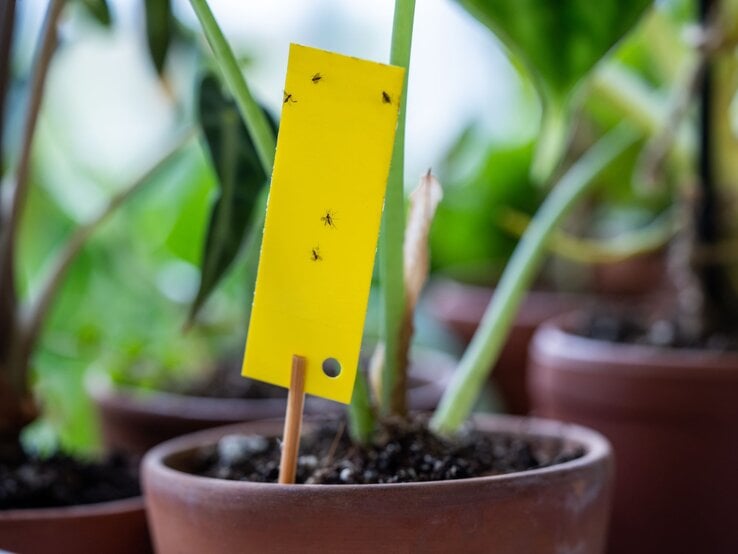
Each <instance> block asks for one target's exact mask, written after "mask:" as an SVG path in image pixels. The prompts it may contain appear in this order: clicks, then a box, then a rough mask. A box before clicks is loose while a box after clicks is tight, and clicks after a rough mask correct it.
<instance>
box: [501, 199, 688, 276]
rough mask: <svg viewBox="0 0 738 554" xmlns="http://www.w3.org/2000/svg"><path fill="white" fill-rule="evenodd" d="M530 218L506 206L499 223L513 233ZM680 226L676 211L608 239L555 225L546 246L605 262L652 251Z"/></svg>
mask: <svg viewBox="0 0 738 554" xmlns="http://www.w3.org/2000/svg"><path fill="white" fill-rule="evenodd" d="M530 222H531V218H530V217H529V216H528V215H527V214H525V213H522V212H519V211H517V210H513V209H506V210H504V211H503V212H502V214H501V216H500V221H499V225H500V227H501V228H502V229H504V230H505V231H507V232H509V233H510V234H511V235H513V236H515V237H521V236H523V235H524V234H525V232H526V229H527V228H528V226H529V225H530ZM680 228H681V226H680V222H679V218H678V217H677V213H676V211H673V210H670V211H668V212H666V213H664V214H662V215H659V216H658V217H657V218H656V219H654V220H653V222H651V223H650V224H648V225H646V226H645V227H643V228H640V229H635V230H633V231H627V232H625V233H623V234H621V235H617V236H615V237H612V238H608V239H588V238H581V237H577V236H574V235H571V234H569V233H567V232H565V231H563V230H562V229H554V230H553V231H552V234H551V240H550V242H549V244H548V250H549V251H550V252H551V253H553V254H556V255H557V256H560V257H562V258H566V259H567V260H571V261H573V262H577V263H580V264H608V263H617V262H622V261H624V260H627V259H630V258H633V257H635V256H639V255H642V254H648V253H649V252H655V251H656V250H658V249H659V248H662V247H664V246H665V245H666V244H667V243H668V242H669V240H670V239H671V238H672V237H674V235H675V234H676V233H677V232H678V231H679V229H680Z"/></svg>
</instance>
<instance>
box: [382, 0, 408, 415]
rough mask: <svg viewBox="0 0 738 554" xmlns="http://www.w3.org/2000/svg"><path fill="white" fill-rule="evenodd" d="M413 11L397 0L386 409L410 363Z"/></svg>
mask: <svg viewBox="0 0 738 554" xmlns="http://www.w3.org/2000/svg"><path fill="white" fill-rule="evenodd" d="M414 15H415V0H396V2H395V17H394V23H393V25H392V50H391V53H390V63H392V64H393V65H397V66H400V67H404V68H405V87H404V90H403V92H402V96H401V98H400V113H399V117H398V121H397V131H396V134H395V144H394V149H393V151H392V164H391V165H390V171H389V177H388V179H387V192H386V196H385V200H384V212H383V213H382V233H381V237H380V259H379V270H380V278H381V282H382V292H383V298H382V301H383V309H384V314H383V316H384V319H383V323H384V333H383V335H384V345H385V358H384V366H383V369H382V380H381V382H382V389H381V398H380V399H379V406H380V409H381V410H382V411H383V412H384V413H387V412H388V411H389V409H390V405H391V400H392V392H393V390H394V385H395V381H396V375H397V372H398V371H401V370H402V367H403V366H404V365H406V364H407V360H401V359H400V357H401V348H400V345H401V340H400V333H401V332H402V323H403V314H404V310H405V282H404V275H403V267H404V263H403V252H402V248H403V239H404V235H405V197H404V173H405V111H406V106H407V89H408V82H409V79H408V77H409V75H408V69H409V67H410V48H411V45H412V38H413V18H414Z"/></svg>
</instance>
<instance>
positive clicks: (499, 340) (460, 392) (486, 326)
mask: <svg viewBox="0 0 738 554" xmlns="http://www.w3.org/2000/svg"><path fill="white" fill-rule="evenodd" d="M636 139H637V134H636V133H635V132H634V131H632V130H631V129H629V128H627V127H617V128H615V129H614V130H612V131H610V132H609V133H608V134H607V135H605V137H603V138H602V139H600V140H599V141H598V142H597V143H596V144H595V145H594V146H592V147H591V148H590V149H589V150H588V151H587V152H586V153H585V154H584V155H583V156H582V157H581V158H580V159H579V160H578V161H577V162H576V163H575V164H574V165H573V166H571V168H569V170H568V171H567V172H566V173H565V174H564V175H563V176H562V177H561V178H560V179H559V181H558V183H556V185H555V186H554V187H553V189H552V190H551V192H550V193H549V195H548V197H547V198H546V200H545V201H544V202H543V204H542V205H541V207H540V208H539V210H538V212H537V213H536V215H535V216H534V218H533V221H532V222H531V224H530V227H529V228H528V231H527V232H526V233H525V235H524V236H523V238H522V239H521V240H520V242H519V243H518V245H517V247H516V248H515V251H514V252H513V255H512V257H511V258H510V261H509V262H508V264H507V266H506V267H505V271H504V272H503V274H502V278H501V279H500V281H499V284H498V286H497V292H496V293H495V300H494V301H492V302H490V304H489V306H488V307H487V310H486V311H485V313H484V317H483V318H482V321H481V323H480V325H479V328H478V329H477V332H476V333H475V334H474V338H473V339H472V341H471V343H470V344H469V346H468V347H467V349H466V352H464V356H463V357H462V358H461V360H460V362H459V366H458V368H457V369H456V372H455V373H454V375H453V378H452V380H451V383H450V384H449V387H448V388H447V389H446V392H445V393H444V395H443V397H442V399H441V403H440V405H439V406H438V409H437V410H436V412H435V414H434V415H433V418H432V419H431V425H432V427H433V428H434V429H435V430H436V431H438V432H442V433H451V432H453V431H455V430H456V429H457V428H458V427H459V425H461V423H463V421H464V420H465V419H466V418H467V417H468V416H469V414H470V413H471V411H472V408H473V407H474V403H475V402H476V400H477V398H478V397H479V393H480V391H481V390H482V387H483V386H484V383H485V382H486V380H487V377H488V375H489V373H490V371H491V370H492V367H493V365H494V363H495V361H496V360H497V358H498V357H499V354H500V351H501V349H502V346H503V344H504V341H505V339H506V338H507V335H508V332H509V330H510V327H511V325H512V323H513V320H514V317H515V313H516V312H517V309H518V307H519V306H520V302H521V301H522V299H523V296H524V294H525V291H526V290H528V288H529V287H530V285H531V283H532V282H533V280H534V278H535V275H536V271H537V270H538V268H539V267H540V265H541V263H542V262H543V259H544V256H545V253H546V249H547V246H548V243H549V241H550V240H551V237H552V235H553V231H554V230H555V229H556V227H557V226H558V224H559V223H560V222H561V220H562V219H563V218H564V216H566V214H567V213H568V212H569V210H570V209H571V208H572V207H573V206H574V205H575V204H576V203H577V202H578V201H579V200H580V199H581V198H582V197H583V196H584V195H585V194H586V193H588V192H590V191H591V190H593V189H594V188H595V187H596V185H597V183H598V181H597V179H596V177H597V176H598V175H599V173H600V172H601V171H602V170H604V169H605V168H606V167H607V166H608V165H609V164H610V163H611V162H613V161H614V160H615V159H616V158H617V157H618V156H619V155H620V154H622V153H623V152H624V151H625V150H626V149H627V148H628V147H629V146H630V145H632V144H633V143H634V142H635V141H636Z"/></svg>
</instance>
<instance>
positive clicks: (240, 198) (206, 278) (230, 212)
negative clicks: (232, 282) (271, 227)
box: [189, 74, 276, 322]
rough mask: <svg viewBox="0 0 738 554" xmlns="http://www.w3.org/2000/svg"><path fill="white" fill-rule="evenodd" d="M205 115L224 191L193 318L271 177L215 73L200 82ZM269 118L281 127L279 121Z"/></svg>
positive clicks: (216, 210) (226, 265) (213, 223)
mask: <svg viewBox="0 0 738 554" xmlns="http://www.w3.org/2000/svg"><path fill="white" fill-rule="evenodd" d="M199 117H200V124H201V125H202V129H203V132H204V134H205V138H206V141H207V146H208V151H209V153H210V159H211V161H212V164H213V167H214V169H215V173H216V175H217V178H218V195H217V198H216V200H215V202H214V204H213V207H212V210H211V212H210V222H209V223H208V230H207V234H206V237H205V246H204V250H203V255H202V262H201V267H202V273H201V278H200V288H199V290H198V292H197V296H196V297H195V301H194V302H193V304H192V307H191V310H190V315H189V321H190V322H191V321H192V320H193V319H194V317H195V316H196V315H197V313H198V311H199V310H200V308H201V307H202V305H203V304H204V303H205V301H206V300H207V298H208V296H209V295H210V293H211V292H212V291H213V289H214V288H215V287H216V285H217V284H218V282H219V281H220V279H221V278H222V277H223V275H224V274H225V272H226V271H227V270H228V268H229V266H230V265H231V263H232V262H233V260H234V258H235V257H236V255H237V254H238V251H239V249H240V248H241V245H242V243H243V242H244V239H245V237H246V235H247V234H248V233H247V230H248V227H249V221H250V220H251V214H252V212H253V211H254V205H255V204H256V202H257V199H258V198H259V193H260V192H261V190H262V189H263V188H264V186H265V185H266V182H267V176H266V174H265V173H264V170H263V169H262V166H261V162H260V160H259V157H258V155H257V153H256V149H255V147H254V143H253V141H252V140H251V137H250V136H249V133H248V131H247V130H246V126H245V125H244V123H243V120H242V119H241V117H240V115H239V112H238V107H237V106H236V103H235V102H234V101H233V100H232V99H231V98H230V97H228V96H226V95H225V94H224V93H223V90H222V88H221V86H220V82H219V81H218V79H217V78H216V77H215V76H214V75H212V74H208V75H206V76H205V77H204V78H203V79H202V81H201V83H200V101H199ZM269 119H270V123H271V125H272V128H273V129H274V130H275V131H276V123H275V122H274V121H273V120H272V119H271V118H269Z"/></svg>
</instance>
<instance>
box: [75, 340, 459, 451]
mask: <svg viewBox="0 0 738 554" xmlns="http://www.w3.org/2000/svg"><path fill="white" fill-rule="evenodd" d="M415 359H416V362H415V363H414V364H412V366H411V369H410V380H411V384H410V389H409V391H408V395H409V398H408V400H409V405H410V407H411V408H412V409H414V410H418V411H430V410H432V409H433V408H435V407H436V405H437V404H438V401H439V399H440V398H441V394H442V392H443V389H444V387H445V385H446V382H447V381H448V379H449V377H450V375H451V371H452V369H453V368H454V366H455V364H456V362H455V360H453V359H452V358H451V357H450V356H448V355H446V354H444V353H442V352H437V351H432V350H418V351H417V354H416V358H415ZM88 389H89V392H90V395H91V396H92V399H93V401H94V403H95V406H96V408H97V411H98V413H99V415H100V422H101V425H102V431H103V440H104V443H105V446H106V447H107V448H108V449H111V450H117V451H125V452H130V453H133V454H143V453H144V452H146V451H147V450H148V449H149V448H151V447H152V446H154V445H156V444H159V443H160V442H163V441H165V440H167V439H171V438H173V437H177V436H180V435H184V434H187V433H192V432H194V431H199V430H201V429H209V428H211V427H218V426H220V425H228V424H231V423H241V422H243V421H257V420H262V419H275V418H280V417H284V411H285V399H283V398H266V399H240V398H206V397H197V396H187V395H183V394H174V393H168V392H159V391H151V392H144V391H139V390H136V389H123V388H114V387H111V386H110V385H108V384H106V383H104V382H95V381H93V382H92V383H91V384H90V386H89V387H88ZM343 410H345V406H344V405H343V404H338V403H336V402H330V401H327V400H322V399H319V398H315V397H311V396H308V397H307V398H306V402H305V413H306V414H307V415H310V414H324V413H330V412H337V413H340V412H342V411H343Z"/></svg>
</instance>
